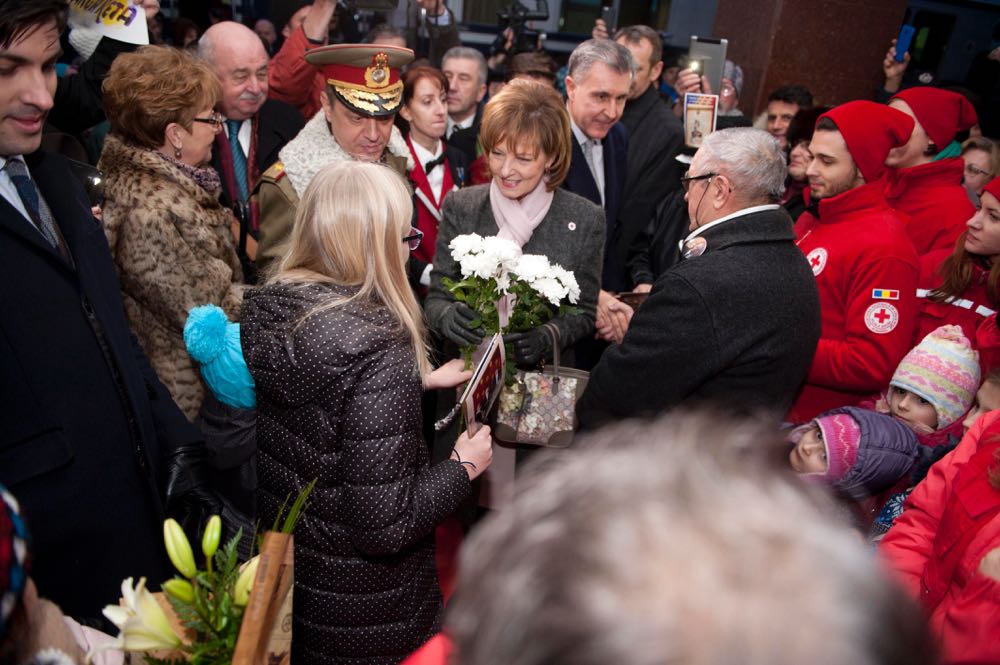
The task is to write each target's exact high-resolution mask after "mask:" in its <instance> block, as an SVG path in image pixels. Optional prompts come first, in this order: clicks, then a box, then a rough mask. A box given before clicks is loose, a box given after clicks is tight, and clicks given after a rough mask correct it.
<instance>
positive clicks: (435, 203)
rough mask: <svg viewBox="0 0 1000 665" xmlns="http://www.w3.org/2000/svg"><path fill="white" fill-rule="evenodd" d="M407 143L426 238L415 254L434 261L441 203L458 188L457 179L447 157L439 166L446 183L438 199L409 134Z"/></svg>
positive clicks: (421, 226)
mask: <svg viewBox="0 0 1000 665" xmlns="http://www.w3.org/2000/svg"><path fill="white" fill-rule="evenodd" d="M406 145H407V146H408V147H409V148H410V154H411V155H413V164H414V166H413V168H412V169H411V170H410V181H411V182H412V183H413V191H414V198H415V199H416V210H417V228H418V229H420V230H421V231H423V232H424V239H423V240H422V241H421V242H420V246H419V247H417V249H416V250H414V252H413V255H414V256H416V257H417V258H418V259H420V260H421V261H423V262H424V263H434V250H435V248H436V247H437V235H438V224H439V223H440V222H441V205H442V204H443V203H444V198H445V197H446V196H447V195H448V194H450V193H451V190H453V189H456V187H455V181H454V180H453V179H452V177H451V164H450V163H449V162H448V159H447V157H446V158H445V160H444V163H443V164H442V165H441V166H439V167H437V168H440V169H442V172H443V173H444V183H443V184H442V185H441V198H440V199H436V198H434V192H433V190H431V186H430V183H428V182H427V174H426V173H424V165H423V164H421V163H420V159H419V158H418V157H417V151H416V150H414V148H413V141H412V140H411V139H410V136H409V135H407V136H406ZM443 149H444V146H443V145H442V150H443Z"/></svg>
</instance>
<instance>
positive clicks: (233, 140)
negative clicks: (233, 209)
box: [226, 120, 250, 201]
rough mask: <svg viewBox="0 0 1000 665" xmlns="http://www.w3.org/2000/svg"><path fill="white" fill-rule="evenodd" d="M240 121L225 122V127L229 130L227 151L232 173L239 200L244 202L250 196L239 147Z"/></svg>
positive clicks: (245, 163) (243, 158)
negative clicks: (229, 156) (231, 160)
mask: <svg viewBox="0 0 1000 665" xmlns="http://www.w3.org/2000/svg"><path fill="white" fill-rule="evenodd" d="M242 124H243V121H242V120H226V127H227V128H228V129H229V150H230V152H232V154H233V173H234V174H235V175H236V186H237V187H238V188H239V190H240V192H239V193H240V200H241V201H246V200H247V198H249V196H250V191H249V189H248V187H247V158H246V156H244V154H243V147H242V146H240V138H239V137H240V125H242Z"/></svg>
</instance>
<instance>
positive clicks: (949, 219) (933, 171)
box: [885, 157, 976, 256]
mask: <svg viewBox="0 0 1000 665" xmlns="http://www.w3.org/2000/svg"><path fill="white" fill-rule="evenodd" d="M964 172H965V161H964V160H963V159H962V158H961V157H953V158H951V159H942V160H941V161H939V162H931V163H930V164H922V165H920V166H912V167H910V168H908V169H899V170H894V169H889V173H888V175H887V176H886V178H885V185H886V188H885V199H886V201H887V202H888V203H889V205H890V206H892V207H893V208H895V210H896V211H897V212H898V213H899V217H900V219H902V220H903V225H904V227H905V228H906V233H907V235H908V236H910V240H912V241H913V247H914V249H916V250H917V255H918V256H923V255H924V254H927V253H928V252H932V251H934V250H937V249H948V250H951V249H955V241H956V240H957V239H958V236H960V235H962V231H964V230H965V223H966V222H967V221H969V218H970V217H972V216H973V215H974V214H975V213H976V209H975V208H974V207H973V206H972V203H970V202H969V196H968V194H966V193H965V187H963V186H962V176H963V174H964Z"/></svg>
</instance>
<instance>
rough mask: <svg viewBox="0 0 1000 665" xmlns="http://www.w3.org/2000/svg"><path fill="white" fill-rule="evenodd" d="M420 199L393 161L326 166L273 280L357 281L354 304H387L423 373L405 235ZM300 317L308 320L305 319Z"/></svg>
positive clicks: (421, 332) (419, 317) (421, 334)
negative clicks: (415, 202)
mask: <svg viewBox="0 0 1000 665" xmlns="http://www.w3.org/2000/svg"><path fill="white" fill-rule="evenodd" d="M412 214H413V203H412V202H411V200H410V194H409V192H408V191H407V189H406V185H405V184H404V183H403V180H402V178H400V177H399V175H397V174H396V173H395V172H393V171H392V170H391V169H389V168H388V167H386V166H383V165H381V164H369V163H365V162H355V161H340V162H334V163H333V164H330V165H328V166H325V167H323V168H322V169H321V170H320V171H319V172H318V173H317V174H316V175H315V177H314V178H313V179H312V182H310V183H309V186H308V187H306V191H305V194H303V196H302V200H301V201H299V205H298V209H297V210H296V213H295V225H294V227H293V230H292V238H291V246H290V247H289V250H288V252H287V253H286V254H285V257H284V259H283V260H282V261H281V264H280V265H279V266H278V271H277V273H276V274H275V275H274V276H273V277H272V278H271V279H270V280H269V281H271V282H275V281H291V282H300V283H323V282H328V283H333V284H340V285H344V286H357V287H359V289H358V292H357V293H355V294H354V295H353V296H351V297H350V298H341V299H337V300H334V301H333V302H331V303H327V304H324V305H321V306H320V307H317V308H315V309H313V310H311V311H310V312H308V313H307V314H306V316H305V317H303V320H304V319H305V318H308V317H309V316H311V315H313V314H316V313H318V312H320V311H324V310H326V309H329V308H331V307H339V306H341V305H344V304H346V303H348V302H351V301H354V300H357V301H360V302H366V301H376V302H378V303H380V304H382V305H384V306H385V307H386V308H387V309H388V310H389V312H390V313H391V314H392V316H393V318H394V319H395V320H396V321H397V322H398V323H399V325H400V327H401V328H402V331H403V332H404V333H405V334H406V335H407V336H408V337H409V338H410V341H411V343H412V345H413V354H414V356H415V358H416V369H417V370H418V371H419V373H420V376H421V377H425V376H426V375H427V374H428V373H429V372H430V370H431V366H430V360H429V359H428V354H427V342H426V328H425V326H424V321H423V312H422V311H421V309H420V306H419V305H418V304H417V300H416V298H415V297H414V295H413V291H412V290H411V289H410V285H409V281H408V280H407V275H406V266H405V263H406V260H405V255H404V254H403V248H404V245H403V244H402V243H403V238H404V237H405V236H408V235H409V234H410V219H411V216H412ZM300 323H301V322H300Z"/></svg>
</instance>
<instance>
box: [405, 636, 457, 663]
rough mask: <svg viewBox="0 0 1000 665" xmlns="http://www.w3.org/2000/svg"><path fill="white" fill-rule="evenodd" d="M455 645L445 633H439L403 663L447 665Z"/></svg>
mask: <svg viewBox="0 0 1000 665" xmlns="http://www.w3.org/2000/svg"><path fill="white" fill-rule="evenodd" d="M452 650H453V645H452V643H451V640H449V639H448V638H447V637H446V636H445V634H444V633H438V634H437V635H435V636H434V637H432V638H431V639H430V640H428V641H427V642H425V643H424V646H422V647H420V648H419V649H417V650H416V651H414V652H413V653H412V654H410V656H409V657H408V658H407V659H406V660H404V661H403V662H402V665H447V663H448V660H449V659H450V658H451V652H452Z"/></svg>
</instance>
